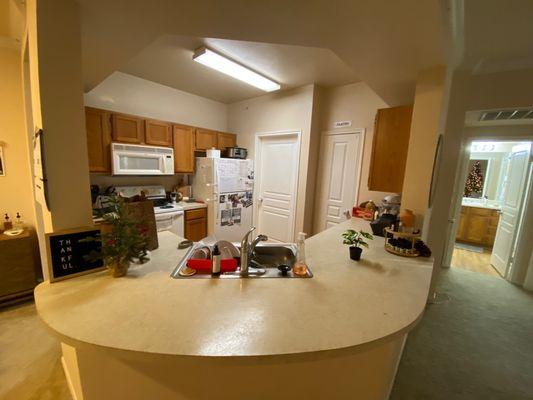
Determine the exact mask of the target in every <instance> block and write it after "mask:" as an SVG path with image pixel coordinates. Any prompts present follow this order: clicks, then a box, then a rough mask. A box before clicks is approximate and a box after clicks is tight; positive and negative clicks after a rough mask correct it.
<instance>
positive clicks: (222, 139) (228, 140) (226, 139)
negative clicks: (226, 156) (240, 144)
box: [217, 132, 237, 150]
mask: <svg viewBox="0 0 533 400" xmlns="http://www.w3.org/2000/svg"><path fill="white" fill-rule="evenodd" d="M217 140H218V148H219V149H220V150H224V149H227V148H228V147H236V146H237V135H234V134H233V133H225V132H218V138H217Z"/></svg>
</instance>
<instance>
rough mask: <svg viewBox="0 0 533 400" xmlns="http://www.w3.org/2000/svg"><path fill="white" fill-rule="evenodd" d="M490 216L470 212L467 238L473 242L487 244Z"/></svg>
mask: <svg viewBox="0 0 533 400" xmlns="http://www.w3.org/2000/svg"><path fill="white" fill-rule="evenodd" d="M488 227H489V217H486V216H481V215H475V214H472V213H471V214H470V215H469V216H468V225H467V226H466V234H465V238H464V239H465V240H466V241H468V242H472V243H478V244H485V237H486V235H487V232H488Z"/></svg>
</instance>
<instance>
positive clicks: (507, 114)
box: [479, 108, 533, 121]
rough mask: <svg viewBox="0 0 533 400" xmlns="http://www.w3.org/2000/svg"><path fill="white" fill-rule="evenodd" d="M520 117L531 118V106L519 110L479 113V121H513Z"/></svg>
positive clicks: (532, 111) (532, 110)
mask: <svg viewBox="0 0 533 400" xmlns="http://www.w3.org/2000/svg"><path fill="white" fill-rule="evenodd" d="M520 119H531V120H533V108H521V109H519V110H501V111H487V112H484V113H482V114H481V117H479V120H480V121H509V120H511V121H514V120H520Z"/></svg>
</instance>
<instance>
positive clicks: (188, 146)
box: [172, 125, 194, 174]
mask: <svg viewBox="0 0 533 400" xmlns="http://www.w3.org/2000/svg"><path fill="white" fill-rule="evenodd" d="M172 134H173V140H174V172H175V173H182V174H192V173H194V128H193V127H192V126H185V125H174V126H173V127H172Z"/></svg>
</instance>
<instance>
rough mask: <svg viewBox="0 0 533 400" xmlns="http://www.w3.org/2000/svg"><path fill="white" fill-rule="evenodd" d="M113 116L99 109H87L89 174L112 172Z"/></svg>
mask: <svg viewBox="0 0 533 400" xmlns="http://www.w3.org/2000/svg"><path fill="white" fill-rule="evenodd" d="M110 118H111V114H110V113H109V112H108V111H105V110H99V109H97V108H91V107H86V108H85V127H86V130H87V152H88V155H89V172H108V173H109V172H111V148H110V143H111V121H110Z"/></svg>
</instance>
